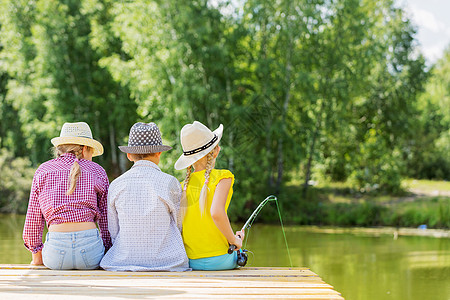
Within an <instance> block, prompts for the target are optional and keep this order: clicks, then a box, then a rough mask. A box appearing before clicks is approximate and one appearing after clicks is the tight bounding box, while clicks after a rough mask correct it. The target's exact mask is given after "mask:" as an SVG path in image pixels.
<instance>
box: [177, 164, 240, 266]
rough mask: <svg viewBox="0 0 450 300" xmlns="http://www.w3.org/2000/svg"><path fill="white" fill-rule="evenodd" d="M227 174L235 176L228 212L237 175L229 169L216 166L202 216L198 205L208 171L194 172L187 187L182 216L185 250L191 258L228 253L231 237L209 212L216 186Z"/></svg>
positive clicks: (228, 201) (230, 192) (229, 197)
mask: <svg viewBox="0 0 450 300" xmlns="http://www.w3.org/2000/svg"><path fill="white" fill-rule="evenodd" d="M224 178H231V180H232V182H231V187H230V191H229V192H228V197H227V202H226V204H225V212H226V211H227V209H228V206H229V205H230V200H231V196H232V195H233V183H234V175H233V174H232V173H231V172H230V171H228V170H216V169H213V170H212V171H211V174H210V177H209V183H208V196H207V198H206V205H207V206H206V211H205V213H204V214H203V216H202V215H201V213H200V207H199V197H200V191H201V190H202V187H203V184H204V182H205V171H204V170H203V171H199V172H194V173H192V174H191V177H190V179H189V184H188V187H187V190H186V197H187V205H188V206H187V209H186V214H185V216H184V220H183V233H182V235H183V241H184V246H185V248H186V253H187V256H188V257H189V258H190V259H197V258H204V257H211V256H218V255H223V254H225V253H227V250H228V241H227V239H226V238H225V236H224V235H223V234H222V233H221V232H220V230H219V229H218V228H217V227H216V224H215V223H214V221H213V219H212V217H211V213H210V211H211V203H212V200H213V196H214V192H215V190H216V186H217V184H218V183H219V181H220V180H221V179H224Z"/></svg>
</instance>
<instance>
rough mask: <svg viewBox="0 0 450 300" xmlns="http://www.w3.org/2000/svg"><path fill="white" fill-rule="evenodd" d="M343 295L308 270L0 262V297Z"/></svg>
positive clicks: (259, 296)
mask: <svg viewBox="0 0 450 300" xmlns="http://www.w3.org/2000/svg"><path fill="white" fill-rule="evenodd" d="M93 297H101V298H103V299H162V298H169V299H208V298H210V299H211V298H214V299H230V300H231V299H252V298H257V299H287V298H288V299H344V298H343V297H342V296H341V295H340V293H338V292H337V291H335V290H333V287H332V286H331V285H329V284H327V283H325V282H324V281H322V279H321V278H320V277H319V276H317V274H315V273H314V272H312V271H311V270H309V269H308V268H252V267H248V268H242V269H239V270H229V271H209V272H206V271H193V272H108V271H103V270H93V271H78V270H73V271H53V270H49V269H47V268H45V267H32V266H29V265H0V299H1V300H6V299H25V298H26V299H59V300H60V299H63V300H69V299H86V298H93Z"/></svg>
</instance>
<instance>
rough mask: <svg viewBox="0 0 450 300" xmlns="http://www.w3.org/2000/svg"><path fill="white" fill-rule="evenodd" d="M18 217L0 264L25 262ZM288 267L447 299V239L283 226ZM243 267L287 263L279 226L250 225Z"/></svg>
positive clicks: (6, 219) (345, 282)
mask: <svg viewBox="0 0 450 300" xmlns="http://www.w3.org/2000/svg"><path fill="white" fill-rule="evenodd" d="M23 220H24V218H23V216H13V215H1V216H0V263H1V264H25V263H29V262H30V260H31V255H30V254H29V252H28V251H27V250H25V248H24V246H23V242H22V237H21V234H22V228H23ZM286 237H287V240H288V243H289V250H290V254H291V258H292V263H293V266H294V267H308V268H310V269H311V270H312V271H313V272H315V273H317V274H318V275H319V276H320V277H322V279H323V280H324V281H326V282H327V283H329V284H331V285H333V286H334V288H335V289H336V290H337V291H339V292H341V293H342V295H343V296H344V297H345V299H348V300H353V299H354V300H382V299H396V300H400V299H401V300H403V299H408V300H424V299H430V300H441V299H442V300H450V239H449V238H432V237H410V236H399V237H398V238H397V239H394V238H393V236H392V235H373V234H358V235H355V234H346V233H339V234H330V233H321V232H320V230H319V232H311V231H310V230H309V229H308V228H304V227H300V226H294V227H286ZM246 248H247V249H249V250H251V252H252V253H250V254H249V261H248V265H251V266H274V267H275V266H278V267H287V266H289V265H290V262H289V257H288V255H287V250H286V247H285V243H284V238H283V234H282V231H281V228H280V226H272V225H270V226H269V225H260V224H256V223H255V225H253V227H252V228H251V230H250V232H248V243H247V245H246Z"/></svg>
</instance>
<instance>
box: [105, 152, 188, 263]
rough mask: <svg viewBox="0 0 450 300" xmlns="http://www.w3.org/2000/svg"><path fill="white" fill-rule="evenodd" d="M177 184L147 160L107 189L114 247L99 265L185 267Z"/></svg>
mask: <svg viewBox="0 0 450 300" xmlns="http://www.w3.org/2000/svg"><path fill="white" fill-rule="evenodd" d="M180 199H181V185H180V183H179V182H178V180H177V179H176V178H175V177H173V176H171V175H168V174H166V173H164V172H162V171H161V169H160V168H159V167H158V166H157V165H156V164H154V163H153V162H151V161H147V160H140V161H137V162H135V163H134V165H133V167H132V168H131V169H130V170H128V171H127V172H125V173H124V174H123V175H122V176H120V177H118V178H117V179H116V180H114V181H113V182H112V183H111V185H110V187H109V192H108V229H109V232H110V233H111V239H112V242H113V245H112V247H111V249H109V251H108V252H107V253H106V254H105V256H104V257H103V259H102V261H101V263H100V266H101V267H102V268H103V269H105V270H108V271H187V270H190V269H189V262H188V258H187V255H186V251H185V250H184V245H183V239H182V237H181V220H180V214H179V207H180Z"/></svg>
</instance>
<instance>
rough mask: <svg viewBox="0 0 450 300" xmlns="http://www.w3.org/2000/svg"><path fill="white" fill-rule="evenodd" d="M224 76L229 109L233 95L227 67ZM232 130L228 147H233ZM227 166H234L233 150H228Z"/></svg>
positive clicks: (231, 105) (230, 167) (231, 169)
mask: <svg viewBox="0 0 450 300" xmlns="http://www.w3.org/2000/svg"><path fill="white" fill-rule="evenodd" d="M225 77H226V93H227V100H228V103H229V105H230V106H229V107H230V109H232V107H233V96H232V95H231V82H230V73H229V72H228V67H225ZM233 138H234V136H233V131H230V133H229V135H228V141H229V142H228V143H229V145H230V148H231V149H233ZM228 168H229V169H230V171H233V168H234V153H233V151H231V152H230V157H229V158H228Z"/></svg>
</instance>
